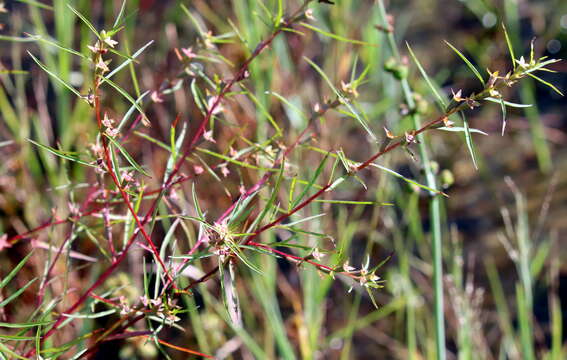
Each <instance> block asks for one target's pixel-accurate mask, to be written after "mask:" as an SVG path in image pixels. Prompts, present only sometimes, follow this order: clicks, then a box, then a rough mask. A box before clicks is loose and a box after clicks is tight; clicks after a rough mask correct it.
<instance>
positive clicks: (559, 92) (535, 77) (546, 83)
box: [526, 73, 563, 96]
mask: <svg viewBox="0 0 567 360" xmlns="http://www.w3.org/2000/svg"><path fill="white" fill-rule="evenodd" d="M526 74H528V75H529V76H531V77H533V78H534V79H536V80H537V81H539V82H540V83H542V84H544V85H546V86H549V87H550V88H551V89H553V90H554V91H555V92H556V93H558V94H559V95H561V96H563V93H562V92H561V91H560V90H559V89H558V88H556V87H555V85H553V84H551V83H548V82H547V81H545V80H543V79H542V78H540V77H537V76H535V75H534V74H532V73H526Z"/></svg>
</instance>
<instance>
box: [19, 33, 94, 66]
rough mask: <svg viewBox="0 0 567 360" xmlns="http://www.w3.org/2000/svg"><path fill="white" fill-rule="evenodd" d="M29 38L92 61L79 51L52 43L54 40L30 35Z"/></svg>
mask: <svg viewBox="0 0 567 360" xmlns="http://www.w3.org/2000/svg"><path fill="white" fill-rule="evenodd" d="M28 36H29V37H30V38H31V39H34V40H35V41H39V42H42V43H45V44H47V45H51V46H54V47H56V48H58V49H61V50H63V51H66V52H68V53H70V54H73V55H76V56H78V57H80V58H82V59H84V60H87V61H91V59H90V58H89V57H87V56H85V55H83V54H82V53H80V52H78V51H76V50H73V49H70V48H67V47H65V46H63V45H61V44H59V43H58V42H57V41H52V40H49V39H46V38H44V37H43V36H41V35H32V34H28Z"/></svg>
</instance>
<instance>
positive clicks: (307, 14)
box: [305, 9, 317, 21]
mask: <svg viewBox="0 0 567 360" xmlns="http://www.w3.org/2000/svg"><path fill="white" fill-rule="evenodd" d="M305 17H306V18H308V19H309V20H313V21H315V20H317V19H315V17H314V16H313V9H307V10H305Z"/></svg>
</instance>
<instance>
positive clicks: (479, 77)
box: [445, 40, 484, 85]
mask: <svg viewBox="0 0 567 360" xmlns="http://www.w3.org/2000/svg"><path fill="white" fill-rule="evenodd" d="M445 43H446V44H447V45H449V47H450V48H451V49H452V50H453V51H454V52H455V53H457V55H459V57H460V58H461V59H462V60H463V61H464V62H465V64H467V66H468V67H469V69H471V71H472V72H473V73H474V74H475V75H476V77H477V78H478V79H479V80H480V82H481V83H482V85H484V79H483V78H482V75H480V73H479V72H478V70H477V69H476V68H475V67H474V65H473V64H472V63H471V62H470V61H469V60H468V59H467V58H466V57H465V56H464V55H463V54H462V53H461V52H460V51H459V50H457V48H455V47H454V46H453V45H451V44H450V43H449V42H448V41H447V40H445Z"/></svg>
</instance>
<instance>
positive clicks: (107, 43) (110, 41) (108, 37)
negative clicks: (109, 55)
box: [100, 30, 118, 48]
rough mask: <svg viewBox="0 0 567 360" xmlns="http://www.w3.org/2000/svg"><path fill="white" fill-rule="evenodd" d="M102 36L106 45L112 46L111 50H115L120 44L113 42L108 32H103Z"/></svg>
mask: <svg viewBox="0 0 567 360" xmlns="http://www.w3.org/2000/svg"><path fill="white" fill-rule="evenodd" d="M100 35H101V36H102V39H103V41H104V43H105V44H106V45H108V46H110V47H111V48H113V47H114V46H116V45H117V44H118V41H116V40H112V38H111V37H110V36H109V35H108V34H107V33H106V31H104V30H102V31H101V33H100Z"/></svg>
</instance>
